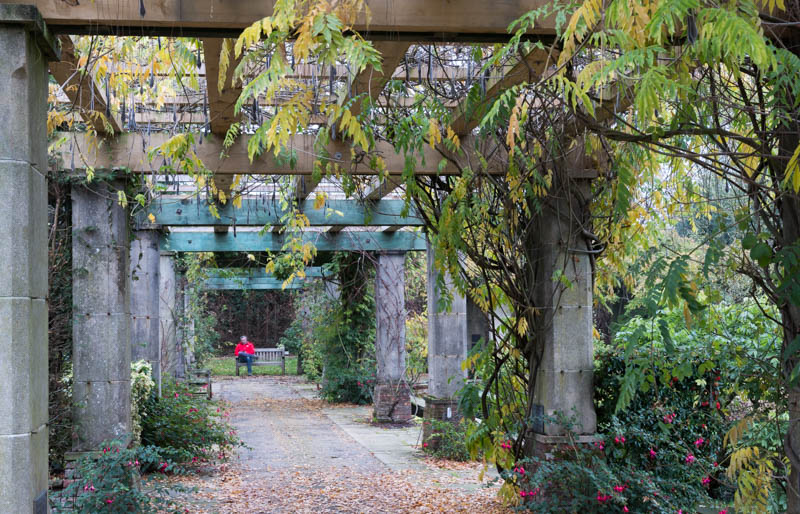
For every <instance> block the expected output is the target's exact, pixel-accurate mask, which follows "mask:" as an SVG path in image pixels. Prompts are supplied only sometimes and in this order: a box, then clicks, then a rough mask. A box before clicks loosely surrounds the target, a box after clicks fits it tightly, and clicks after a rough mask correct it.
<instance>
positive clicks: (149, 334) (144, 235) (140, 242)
mask: <svg viewBox="0 0 800 514" xmlns="http://www.w3.org/2000/svg"><path fill="white" fill-rule="evenodd" d="M158 238H159V231H158V230H136V231H134V239H133V241H131V261H130V262H131V314H132V318H133V327H132V331H131V360H133V361H134V362H135V361H138V360H142V359H144V360H146V361H147V362H149V363H150V365H151V366H152V368H153V380H154V381H155V382H156V383H160V382H161V359H160V355H159V348H160V345H159V339H158V330H159V326H160V323H159V312H158V307H159V297H158V292H159V291H158V286H159V267H160V265H161V263H160V260H161V258H160V254H159V251H158Z"/></svg>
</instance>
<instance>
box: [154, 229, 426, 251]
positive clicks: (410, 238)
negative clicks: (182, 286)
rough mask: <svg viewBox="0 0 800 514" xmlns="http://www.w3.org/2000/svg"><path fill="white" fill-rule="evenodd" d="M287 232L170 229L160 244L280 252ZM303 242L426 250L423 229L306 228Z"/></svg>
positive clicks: (324, 247)
mask: <svg viewBox="0 0 800 514" xmlns="http://www.w3.org/2000/svg"><path fill="white" fill-rule="evenodd" d="M284 238H285V236H284V235H283V234H276V233H274V232H267V233H264V234H260V233H258V232H238V233H237V234H236V235H235V236H234V234H233V233H231V232H225V233H221V234H220V233H215V232H171V233H169V234H165V235H162V236H161V240H160V248H161V250H165V251H173V252H263V251H271V252H279V251H282V250H283V244H284ZM302 239H303V242H304V243H313V244H314V246H315V247H316V248H317V250H318V251H320V252H335V251H378V252H379V251H404V252H407V251H423V250H425V249H426V245H425V236H424V234H422V233H421V232H408V231H397V232H389V233H386V232H365V231H358V232H356V231H353V232H349V231H348V232H345V231H343V232H335V233H329V232H304V233H303V237H302Z"/></svg>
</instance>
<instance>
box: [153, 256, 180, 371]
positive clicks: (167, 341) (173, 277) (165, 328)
mask: <svg viewBox="0 0 800 514" xmlns="http://www.w3.org/2000/svg"><path fill="white" fill-rule="evenodd" d="M174 255H175V254H174V253H173V252H161V254H160V257H159V286H158V298H159V300H158V312H159V315H158V319H159V331H158V340H159V344H160V346H161V373H162V374H170V375H172V376H175V369H176V367H177V355H176V352H175V345H176V344H177V342H178V332H177V324H176V320H177V310H176V307H177V305H176V302H175V299H176V295H177V274H176V273H175V257H174Z"/></svg>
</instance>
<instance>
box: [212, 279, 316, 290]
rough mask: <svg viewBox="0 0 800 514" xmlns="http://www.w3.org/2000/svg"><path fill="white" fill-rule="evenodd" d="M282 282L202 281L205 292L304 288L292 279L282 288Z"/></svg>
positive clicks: (244, 280) (303, 284)
mask: <svg viewBox="0 0 800 514" xmlns="http://www.w3.org/2000/svg"><path fill="white" fill-rule="evenodd" d="M283 282H284V281H283V280H279V279H277V278H258V279H251V278H208V279H206V280H204V281H203V289H206V290H268V291H282V290H289V289H302V288H303V287H305V286H306V281H305V280H302V279H294V280H292V281H291V283H289V284H287V285H286V287H285V288H284V287H283Z"/></svg>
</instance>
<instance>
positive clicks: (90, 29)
mask: <svg viewBox="0 0 800 514" xmlns="http://www.w3.org/2000/svg"><path fill="white" fill-rule="evenodd" d="M18 1H19V0H0V2H2V3H15V2H18ZM26 3H30V4H33V5H35V6H36V7H37V8H38V9H39V11H40V12H41V13H42V16H43V18H44V20H45V22H46V23H47V25H48V27H49V28H50V30H51V31H53V32H55V33H62V34H116V35H136V36H142V35H160V36H176V35H180V36H183V37H236V36H238V35H239V33H241V31H242V29H244V28H245V27H248V26H249V25H251V24H252V23H253V22H255V21H257V20H260V19H261V18H264V17H266V16H271V15H272V13H273V6H274V4H275V0H263V1H260V2H230V1H223V0H192V1H191V2H185V1H184V0H159V1H158V2H149V1H145V2H141V1H140V0H94V1H81V2H65V1H63V0H26ZM545 4H546V2H545V0H492V1H476V0H448V1H447V2H443V1H436V0H404V1H403V2H402V3H400V4H397V3H396V2H394V0H368V1H367V5H368V6H369V9H370V12H371V15H372V16H371V19H370V20H367V19H366V17H365V16H361V18H360V20H359V21H358V22H357V23H356V25H355V29H356V30H358V31H359V32H361V33H362V34H364V35H365V36H366V37H368V38H370V39H374V40H378V39H392V40H398V39H404V40H407V41H464V42H496V41H506V40H508V38H509V37H510V35H509V33H508V30H507V29H508V26H509V24H510V23H511V22H512V21H514V20H516V19H517V18H519V17H520V16H522V15H523V14H525V13H527V12H529V11H531V10H534V9H537V8H540V7H542V6H543V5H545ZM142 7H144V9H143V10H142ZM554 27H555V19H548V20H542V21H541V22H540V23H537V24H536V27H535V28H534V29H532V30H531V35H532V36H549V37H552V36H554V35H555V28H554Z"/></svg>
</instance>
